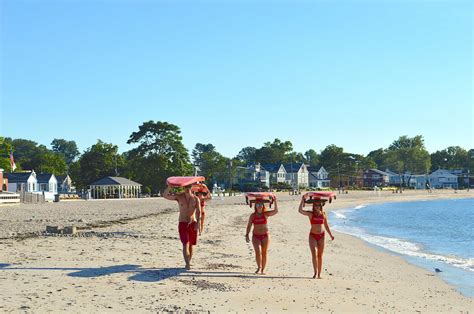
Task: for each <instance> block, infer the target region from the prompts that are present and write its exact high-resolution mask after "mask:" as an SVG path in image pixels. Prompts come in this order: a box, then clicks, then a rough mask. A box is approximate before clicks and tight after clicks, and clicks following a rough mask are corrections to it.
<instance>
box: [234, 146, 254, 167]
mask: <svg viewBox="0 0 474 314" xmlns="http://www.w3.org/2000/svg"><path fill="white" fill-rule="evenodd" d="M256 157H257V149H256V148H255V147H251V146H248V147H244V148H242V149H241V150H240V152H239V153H238V154H237V156H236V157H235V159H236V160H238V162H239V164H241V165H248V164H251V163H254V162H255V161H256Z"/></svg>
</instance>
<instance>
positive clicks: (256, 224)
mask: <svg viewBox="0 0 474 314" xmlns="http://www.w3.org/2000/svg"><path fill="white" fill-rule="evenodd" d="M273 204H274V206H275V209H274V210H272V211H267V212H266V211H265V204H264V203H263V202H259V201H256V202H255V205H254V206H255V207H254V208H255V211H254V212H253V213H252V214H251V215H250V217H249V222H248V224H247V233H246V234H245V240H246V241H247V242H250V237H249V234H250V229H251V228H252V225H253V235H252V244H253V248H254V250H255V260H256V262H257V271H256V272H255V273H256V274H258V273H259V272H260V273H261V274H262V275H263V274H265V266H266V265H267V251H268V246H269V244H270V235H269V234H268V227H267V218H268V217H270V216H274V215H276V214H277V213H278V204H277V200H276V197H274V198H273Z"/></svg>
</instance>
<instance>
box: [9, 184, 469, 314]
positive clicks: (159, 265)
mask: <svg viewBox="0 0 474 314" xmlns="http://www.w3.org/2000/svg"><path fill="white" fill-rule="evenodd" d="M453 197H474V192H472V191H471V193H467V192H465V191H460V192H459V193H457V194H454V193H453V191H437V192H436V193H434V194H426V193H425V192H415V191H407V192H406V193H404V194H402V195H400V194H392V193H390V192H381V193H380V194H374V193H373V192H352V193H350V194H348V195H341V196H340V197H338V199H337V200H336V201H335V202H333V203H332V204H329V205H328V206H327V210H332V209H336V208H345V207H354V206H357V205H361V204H369V203H375V202H391V201H411V200H419V199H438V198H453ZM280 200H281V201H280V213H279V214H278V215H276V216H274V217H271V218H269V229H270V234H271V241H272V242H271V244H270V250H269V262H268V266H267V275H265V276H256V275H254V274H253V271H254V270H255V268H256V267H255V262H254V253H253V249H252V247H251V244H248V243H246V242H245V240H244V233H245V226H246V221H247V218H248V215H249V214H250V212H251V210H250V208H249V207H247V206H244V205H243V197H230V198H225V199H215V200H213V201H212V202H211V203H210V204H209V205H208V216H207V217H208V218H207V223H206V225H207V226H206V230H205V232H204V234H203V235H202V237H200V238H199V242H198V245H197V248H196V253H195V256H194V258H193V263H192V264H193V270H191V271H184V270H183V268H182V266H183V259H182V253H181V243H180V241H179V238H178V234H177V217H178V215H177V204H175V203H173V202H166V201H164V200H162V199H150V200H129V201H113V200H111V201H89V202H86V201H79V202H70V203H66V202H63V203H57V204H45V205H28V206H26V205H19V206H8V207H0V214H1V215H2V216H1V221H0V227H1V228H3V230H2V232H3V233H4V236H3V237H4V239H1V240H0V249H1V251H0V252H1V254H0V311H6V312H23V311H25V312H61V311H71V312H132V311H133V312H148V311H154V312H156V311H183V312H184V311H187V310H189V311H195V312H200V311H205V312H207V311H210V312H229V311H230V312H271V313H274V312H288V313H294V312H328V311H329V312H332V311H334V312H349V311H351V312H425V313H426V312H457V313H459V312H467V311H470V312H472V311H473V310H474V303H473V299H472V298H467V297H464V296H462V295H461V294H460V293H459V292H457V291H456V290H455V289H454V288H453V287H451V286H449V285H448V284H446V283H445V282H443V281H442V280H441V279H440V278H438V277H437V276H436V274H435V273H434V272H430V271H427V270H424V269H421V268H418V267H415V266H413V265H410V264H408V263H407V262H405V261H404V260H403V259H402V258H400V257H397V256H394V255H391V254H387V253H384V252H382V251H378V250H375V249H373V248H372V247H369V246H368V245H366V244H365V243H364V242H362V241H360V240H358V239H356V238H354V237H351V236H347V235H343V234H340V233H335V237H336V239H335V240H334V241H327V242H326V251H325V254H324V265H323V269H324V271H323V279H321V280H314V279H310V276H311V275H312V266H311V259H310V252H309V249H308V243H307V242H308V240H307V238H308V231H309V227H310V226H309V223H308V221H307V218H306V217H303V216H302V215H299V214H298V213H297V206H298V198H297V197H295V196H287V195H282V196H281V197H280ZM167 208H172V210H167ZM145 215H151V216H147V217H143V218H139V219H135V220H128V221H125V222H124V221H122V222H118V220H121V219H122V218H132V217H137V216H145ZM46 220H48V221H46ZM81 220H82V221H81ZM111 220H115V221H117V222H116V223H113V224H111V225H110V226H108V227H104V228H94V229H93V230H90V231H95V233H93V232H87V231H86V235H87V237H51V236H40V237H33V238H28V239H25V240H19V239H14V238H6V237H9V236H14V235H16V234H18V233H29V232H36V231H38V230H41V229H42V228H43V227H44V226H45V225H47V224H53V223H56V224H64V225H68V224H82V225H83V226H86V225H88V224H89V225H94V224H95V223H97V222H104V221H111ZM5 228H6V229H5Z"/></svg>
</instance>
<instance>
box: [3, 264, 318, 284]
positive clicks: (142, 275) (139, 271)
mask: <svg viewBox="0 0 474 314" xmlns="http://www.w3.org/2000/svg"><path fill="white" fill-rule="evenodd" d="M10 266H12V265H10V264H0V271H8V270H12V271H20V270H33V271H36V270H45V271H73V272H72V273H69V274H67V275H68V276H70V277H79V278H97V277H101V276H109V275H113V274H119V273H130V274H131V276H130V277H129V278H128V280H129V281H141V282H160V281H163V280H166V279H169V278H173V277H182V278H186V277H200V278H246V279H309V278H308V277H291V276H268V275H257V274H254V273H244V272H232V271H202V270H186V269H184V268H176V267H170V268H142V267H141V266H140V265H133V264H125V265H116V266H108V267H97V268H61V267H58V268H53V267H10Z"/></svg>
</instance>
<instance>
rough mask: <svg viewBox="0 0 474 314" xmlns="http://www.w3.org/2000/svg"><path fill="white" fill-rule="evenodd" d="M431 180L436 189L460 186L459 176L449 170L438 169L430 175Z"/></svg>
mask: <svg viewBox="0 0 474 314" xmlns="http://www.w3.org/2000/svg"><path fill="white" fill-rule="evenodd" d="M429 180H430V184H431V187H433V188H435V189H445V188H452V189H457V188H458V177H457V176H456V175H454V174H452V173H451V172H450V171H449V170H445V169H438V170H436V171H434V172H432V173H431V174H430V175H429Z"/></svg>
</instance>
